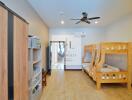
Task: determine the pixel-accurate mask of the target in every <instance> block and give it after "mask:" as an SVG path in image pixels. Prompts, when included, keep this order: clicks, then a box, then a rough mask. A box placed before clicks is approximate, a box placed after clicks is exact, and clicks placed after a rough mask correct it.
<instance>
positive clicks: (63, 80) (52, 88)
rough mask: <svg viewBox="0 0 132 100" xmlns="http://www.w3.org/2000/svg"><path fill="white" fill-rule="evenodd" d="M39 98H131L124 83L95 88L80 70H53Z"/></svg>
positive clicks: (130, 99) (53, 99) (70, 99)
mask: <svg viewBox="0 0 132 100" xmlns="http://www.w3.org/2000/svg"><path fill="white" fill-rule="evenodd" d="M41 100H132V91H130V90H127V88H126V86H125V85H121V84H105V85H103V86H102V89H101V90H96V85H95V83H94V82H93V81H92V80H91V79H90V78H89V76H88V75H86V74H85V73H84V72H82V71H65V72H63V71H61V70H60V71H57V70H55V71H53V72H52V75H51V76H50V77H48V84H47V86H46V87H45V88H44V91H43V94H42V97H41Z"/></svg>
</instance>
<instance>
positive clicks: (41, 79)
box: [32, 79, 42, 89]
mask: <svg viewBox="0 0 132 100" xmlns="http://www.w3.org/2000/svg"><path fill="white" fill-rule="evenodd" d="M41 81H42V79H40V80H39V81H38V82H37V83H36V84H35V85H33V86H32V89H34V88H35V87H36V86H37V85H38V84H39V83H40V82H41Z"/></svg>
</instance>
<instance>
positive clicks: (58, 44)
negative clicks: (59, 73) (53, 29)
mask: <svg viewBox="0 0 132 100" xmlns="http://www.w3.org/2000/svg"><path fill="white" fill-rule="evenodd" d="M50 47H51V69H58V70H64V65H65V42H64V41H50Z"/></svg>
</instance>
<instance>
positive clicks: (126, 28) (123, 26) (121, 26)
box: [105, 14, 132, 42]
mask: <svg viewBox="0 0 132 100" xmlns="http://www.w3.org/2000/svg"><path fill="white" fill-rule="evenodd" d="M105 34H106V41H124V42H129V41H131V42H132V14H131V15H129V16H126V17H124V18H121V19H119V20H118V21H116V22H115V23H113V24H111V25H110V26H109V27H108V28H107V30H106V32H105Z"/></svg>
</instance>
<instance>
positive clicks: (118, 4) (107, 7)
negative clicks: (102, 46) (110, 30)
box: [28, 0, 132, 28]
mask: <svg viewBox="0 0 132 100" xmlns="http://www.w3.org/2000/svg"><path fill="white" fill-rule="evenodd" d="M28 1H29V3H30V4H31V5H32V7H33V8H34V9H35V10H36V11H37V13H38V14H39V15H40V17H41V18H42V19H43V20H44V22H45V23H46V24H47V25H48V26H49V27H50V28H53V27H56V28H60V27H64V28H68V27H91V26H92V27H96V26H97V27H100V26H106V25H109V24H111V23H112V22H114V21H116V20H119V19H120V18H122V17H124V16H127V15H129V14H132V0H28ZM83 11H85V12H87V13H88V14H89V17H95V16H99V17H101V19H100V20H99V23H98V24H97V25H95V24H94V22H92V24H90V25H88V24H85V23H81V24H78V25H76V24H75V22H76V21H71V20H70V19H71V18H80V17H81V13H82V12H83ZM61 12H63V13H64V14H63V15H60V13H61ZM61 19H63V20H64V21H65V24H64V25H61V24H60V21H61Z"/></svg>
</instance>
